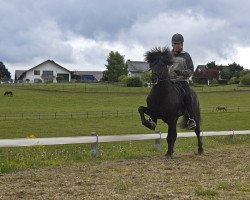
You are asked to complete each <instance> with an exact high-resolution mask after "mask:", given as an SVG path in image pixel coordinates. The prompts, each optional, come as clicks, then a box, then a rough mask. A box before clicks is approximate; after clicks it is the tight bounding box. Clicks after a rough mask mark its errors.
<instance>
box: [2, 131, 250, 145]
mask: <svg viewBox="0 0 250 200" xmlns="http://www.w3.org/2000/svg"><path fill="white" fill-rule="evenodd" d="M244 134H250V130H238V131H233V130H232V131H216V132H214V131H208V132H202V136H219V135H244ZM195 136H196V135H195V133H193V132H182V133H179V134H178V135H177V137H195ZM166 137H167V133H154V134H134V135H107V136H98V135H97V134H92V135H91V136H77V137H51V138H17V139H0V147H17V146H40V145H60V144H84V143H85V144H86V143H89V144H91V143H102V142H119V141H120V142H121V141H132V140H153V139H156V140H157V139H158V140H159V139H164V138H166Z"/></svg>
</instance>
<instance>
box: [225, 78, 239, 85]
mask: <svg viewBox="0 0 250 200" xmlns="http://www.w3.org/2000/svg"><path fill="white" fill-rule="evenodd" d="M228 83H229V84H239V83H240V79H239V78H237V77H232V78H230V80H229V82H228Z"/></svg>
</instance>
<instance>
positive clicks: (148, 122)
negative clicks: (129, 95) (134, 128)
mask: <svg viewBox="0 0 250 200" xmlns="http://www.w3.org/2000/svg"><path fill="white" fill-rule="evenodd" d="M142 124H143V125H144V126H146V127H147V128H149V129H151V130H155V127H156V123H154V122H153V121H144V122H142Z"/></svg>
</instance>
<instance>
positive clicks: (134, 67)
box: [127, 60, 149, 73]
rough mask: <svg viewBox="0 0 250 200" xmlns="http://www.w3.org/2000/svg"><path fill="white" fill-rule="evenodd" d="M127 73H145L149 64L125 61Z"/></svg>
mask: <svg viewBox="0 0 250 200" xmlns="http://www.w3.org/2000/svg"><path fill="white" fill-rule="evenodd" d="M127 66H128V71H129V72H134V73H136V72H141V73H143V72H145V71H147V70H148V69H149V64H148V63H147V62H143V61H131V60H128V61H127Z"/></svg>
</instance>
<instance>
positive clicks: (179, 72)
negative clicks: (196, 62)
mask: <svg viewBox="0 0 250 200" xmlns="http://www.w3.org/2000/svg"><path fill="white" fill-rule="evenodd" d="M174 72H175V73H176V75H177V76H182V72H181V71H180V70H174Z"/></svg>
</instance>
